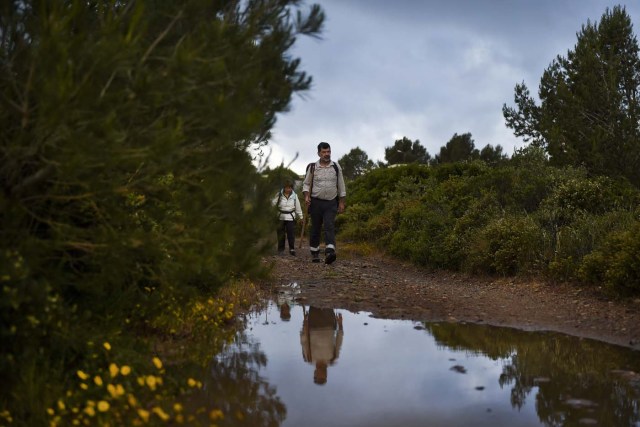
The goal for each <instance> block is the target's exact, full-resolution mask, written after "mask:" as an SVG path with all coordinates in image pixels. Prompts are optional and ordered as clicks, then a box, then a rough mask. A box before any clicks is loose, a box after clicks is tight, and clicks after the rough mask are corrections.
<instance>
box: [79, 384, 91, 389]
mask: <svg viewBox="0 0 640 427" xmlns="http://www.w3.org/2000/svg"><path fill="white" fill-rule="evenodd" d="M80 388H81V389H83V390H87V389H88V388H89V386H88V385H86V384H85V383H80Z"/></svg>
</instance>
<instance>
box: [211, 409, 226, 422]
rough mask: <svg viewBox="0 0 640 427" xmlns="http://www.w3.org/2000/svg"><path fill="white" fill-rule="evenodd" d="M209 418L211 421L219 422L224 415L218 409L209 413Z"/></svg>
mask: <svg viewBox="0 0 640 427" xmlns="http://www.w3.org/2000/svg"><path fill="white" fill-rule="evenodd" d="M209 418H210V419H211V421H216V420H221V419H223V418H224V413H223V412H222V411H221V410H220V409H214V410H213V411H211V412H209Z"/></svg>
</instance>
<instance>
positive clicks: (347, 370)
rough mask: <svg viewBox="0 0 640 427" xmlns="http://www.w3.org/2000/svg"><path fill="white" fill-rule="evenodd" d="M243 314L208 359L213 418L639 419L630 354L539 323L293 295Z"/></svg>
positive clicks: (517, 422)
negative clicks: (333, 303) (482, 321)
mask: <svg viewBox="0 0 640 427" xmlns="http://www.w3.org/2000/svg"><path fill="white" fill-rule="evenodd" d="M300 295H301V293H300V286H299V284H298V283H296V282H293V283H290V284H288V285H287V286H285V287H282V288H281V289H280V291H279V292H278V293H277V298H276V300H275V301H270V302H269V303H268V304H267V305H266V306H265V307H264V308H263V309H261V310H259V311H256V312H253V313H249V314H247V315H246V318H245V329H244V330H242V331H239V332H238V335H237V336H236V339H235V340H234V342H232V343H230V344H229V345H228V346H227V347H226V349H225V351H223V352H222V353H221V354H219V355H218V356H217V357H216V358H215V360H213V361H212V363H211V366H210V367H209V369H208V370H207V373H206V377H205V378H204V381H203V382H204V383H205V390H206V393H207V395H208V399H209V400H211V401H212V402H216V404H218V405H220V406H222V407H223V408H224V412H225V413H230V414H233V413H236V414H242V416H240V415H238V417H237V418H233V417H227V418H225V419H224V420H223V421H222V424H221V425H229V426H234V425H252V426H278V425H281V426H309V427H314V426H326V425H331V426H372V427H377V426H408V427H412V426H470V425H473V426H497V425H508V426H540V425H566V426H574V425H575V426H580V425H599V426H640V404H639V402H640V401H639V398H640V375H639V374H637V373H636V372H640V357H638V352H637V351H634V350H631V349H629V348H626V347H621V346H616V345H610V344H606V343H603V342H598V341H594V340H589V339H581V338H576V337H570V336H567V335H564V334H558V333H551V332H528V331H522V330H518V329H512V328H500V327H492V326H488V325H479V324H468V323H464V322H455V323H452V322H418V321H408V320H393V319H380V318H375V317H372V316H371V314H370V313H367V312H357V313H356V312H351V311H349V310H345V309H339V308H337V309H334V308H330V307H316V306H313V305H307V304H303V303H299V302H297V299H299V297H300Z"/></svg>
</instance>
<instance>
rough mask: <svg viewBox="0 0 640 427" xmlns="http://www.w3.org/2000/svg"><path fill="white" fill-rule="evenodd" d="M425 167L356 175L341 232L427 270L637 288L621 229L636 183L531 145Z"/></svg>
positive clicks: (629, 217) (639, 199) (636, 197)
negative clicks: (550, 157) (493, 157)
mask: <svg viewBox="0 0 640 427" xmlns="http://www.w3.org/2000/svg"><path fill="white" fill-rule="evenodd" d="M424 170H425V169H424V168H422V169H419V168H415V167H414V168H409V167H406V166H398V167H395V168H391V169H378V170H376V171H373V172H370V173H368V174H365V175H364V176H362V177H360V178H358V179H356V180H355V181H354V182H353V185H352V186H353V187H355V188H356V189H357V192H356V194H355V196H354V198H355V199H356V200H357V201H358V203H356V204H355V205H351V206H349V208H348V210H347V212H346V214H345V215H344V216H343V217H342V219H341V221H342V227H341V230H343V233H344V234H343V235H342V236H344V237H345V238H349V239H360V240H366V241H369V242H375V243H376V244H377V245H379V246H380V247H382V248H384V249H386V250H388V251H389V252H390V253H391V254H393V255H395V256H398V257H400V258H403V259H407V260H410V261H412V262H415V263H417V264H421V265H425V266H429V267H432V268H447V269H452V270H464V271H469V272H476V273H483V274H500V275H514V274H539V275H542V276H545V277H549V278H553V279H557V280H578V279H581V280H588V281H591V282H594V283H606V284H608V285H609V286H610V287H611V288H613V289H615V290H616V291H622V290H626V291H631V292H637V289H636V287H635V285H633V280H634V279H633V277H634V274H635V273H634V272H635V267H634V265H635V264H634V261H633V259H634V258H633V257H634V256H638V253H637V250H636V249H637V248H636V246H634V241H633V239H632V237H633V236H632V234H630V233H628V232H627V230H629V228H630V227H631V225H632V224H634V223H635V221H637V215H638V213H637V212H636V209H637V207H638V206H639V205H640V191H638V189H637V188H635V187H633V186H631V185H629V184H628V183H627V182H625V181H623V180H618V181H616V180H613V179H611V178H606V177H598V176H589V175H588V174H587V173H586V171H585V170H584V169H580V168H556V167H552V166H549V164H548V162H547V160H546V158H545V156H544V154H543V153H542V151H541V150H539V149H537V148H535V147H527V148H525V149H522V150H520V151H518V152H516V154H514V156H513V157H512V158H511V159H510V160H508V161H505V162H503V163H501V164H499V165H497V166H493V167H490V166H487V165H485V164H483V163H482V162H480V161H473V162H462V163H451V164H443V165H435V166H430V167H429V168H428V169H426V170H428V173H426V174H425V173H424ZM412 174H415V175H412ZM380 183H384V185H383V187H384V188H385V191H384V192H381V191H380V188H378V185H379V184H380ZM372 195H375V196H376V197H379V198H377V199H376V198H374V197H372ZM352 208H353V211H351V212H350V209H352ZM604 247H607V248H609V249H608V250H607V251H604V249H603V248H604ZM613 248H615V251H616V252H617V253H618V255H617V256H615V257H614V256H613V255H606V256H605V253H608V252H609V251H611V250H613ZM634 251H636V252H634ZM634 254H635V255H634ZM596 260H597V261H596ZM613 265H615V266H616V267H615V268H614V267H613ZM596 266H600V267H599V268H596ZM623 277H624V278H627V279H628V280H627V283H628V285H622V282H623V281H624V280H623ZM629 283H630V284H629Z"/></svg>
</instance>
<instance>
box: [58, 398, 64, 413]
mask: <svg viewBox="0 0 640 427" xmlns="http://www.w3.org/2000/svg"><path fill="white" fill-rule="evenodd" d="M64 408H65V406H64V402H63V401H62V400H58V409H60V410H61V411H64Z"/></svg>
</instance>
